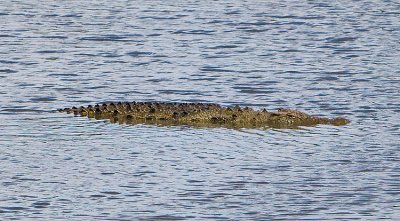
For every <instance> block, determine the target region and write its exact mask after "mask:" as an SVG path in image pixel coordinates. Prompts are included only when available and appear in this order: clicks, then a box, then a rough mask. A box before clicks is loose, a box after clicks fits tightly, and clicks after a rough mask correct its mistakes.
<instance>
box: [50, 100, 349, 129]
mask: <svg viewBox="0 0 400 221" xmlns="http://www.w3.org/2000/svg"><path fill="white" fill-rule="evenodd" d="M58 111H59V112H65V113H73V114H74V115H76V116H82V117H89V118H94V119H98V120H101V119H108V120H110V121H111V122H113V123H121V124H122V123H125V124H153V125H159V126H171V125H173V126H178V125H187V126H193V127H225V128H267V127H268V128H299V127H301V126H316V125H319V124H327V125H334V126H342V125H346V124H348V123H349V122H350V121H349V120H347V119H345V118H341V117H338V118H325V117H317V116H312V115H308V114H306V113H304V112H301V111H298V110H293V109H283V108H281V109H278V110H277V111H267V110H266V109H262V110H255V109H253V108H250V107H240V106H238V105H236V106H233V107H224V106H221V105H219V104H214V103H169V102H108V103H100V104H96V105H88V106H86V107H84V106H81V107H72V108H63V109H58Z"/></svg>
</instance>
